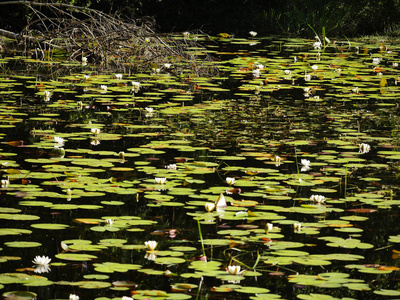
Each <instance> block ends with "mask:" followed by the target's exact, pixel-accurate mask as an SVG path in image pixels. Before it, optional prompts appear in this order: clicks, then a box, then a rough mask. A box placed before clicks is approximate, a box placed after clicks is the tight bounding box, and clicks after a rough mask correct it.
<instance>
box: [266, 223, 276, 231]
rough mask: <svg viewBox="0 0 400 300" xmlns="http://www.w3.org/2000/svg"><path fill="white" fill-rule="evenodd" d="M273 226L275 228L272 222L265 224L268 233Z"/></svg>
mask: <svg viewBox="0 0 400 300" xmlns="http://www.w3.org/2000/svg"><path fill="white" fill-rule="evenodd" d="M273 228H274V224H272V223H267V224H266V225H265V231H266V232H267V233H268V232H270V231H271V230H272V229H273Z"/></svg>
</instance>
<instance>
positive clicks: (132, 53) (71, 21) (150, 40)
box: [0, 1, 215, 75]
mask: <svg viewBox="0 0 400 300" xmlns="http://www.w3.org/2000/svg"><path fill="white" fill-rule="evenodd" d="M2 5H25V6H26V7H28V8H29V9H30V10H31V11H32V14H31V17H30V19H29V20H28V22H27V23H28V24H27V26H26V27H25V28H24V29H23V30H22V31H21V32H19V33H14V32H11V31H7V30H4V29H0V36H3V37H6V38H9V39H12V40H13V41H14V43H9V42H5V40H4V39H0V47H1V48H2V49H3V51H5V50H10V49H15V47H17V46H18V47H20V48H22V49H23V50H24V52H25V53H29V51H32V49H35V53H38V52H39V53H41V54H42V55H41V56H42V57H43V58H49V57H51V55H52V54H53V53H54V51H55V49H57V51H60V50H62V51H64V52H65V55H66V56H67V57H69V59H71V60H76V61H79V62H80V61H82V58H83V57H85V58H86V59H87V60H88V61H90V62H93V63H96V64H98V65H99V66H101V67H102V68H104V69H112V70H119V71H122V72H128V71H136V70H153V71H157V69H160V68H165V66H169V65H170V64H171V65H172V66H173V68H172V69H171V72H173V73H175V74H181V73H182V72H184V71H185V70H191V71H194V72H195V73H197V74H200V75H208V74H210V75H211V74H212V73H214V72H215V69H214V68H212V67H210V66H209V62H210V61H211V58H210V57H209V56H206V57H204V58H202V59H201V60H199V58H198V57H197V56H195V55H194V54H192V53H190V52H188V49H189V48H193V47H199V45H198V44H197V43H196V41H195V39H194V38H191V36H190V35H185V36H182V35H181V37H179V38H177V36H176V35H172V34H170V35H168V34H159V33H157V32H155V30H154V21H152V20H150V19H148V20H123V19H122V18H120V17H118V16H114V15H109V14H105V13H103V12H101V11H98V10H94V9H90V8H85V7H80V6H74V5H68V4H64V3H40V2H30V1H7V2H2V3H0V6H2ZM15 42H16V43H17V45H16V44H15Z"/></svg>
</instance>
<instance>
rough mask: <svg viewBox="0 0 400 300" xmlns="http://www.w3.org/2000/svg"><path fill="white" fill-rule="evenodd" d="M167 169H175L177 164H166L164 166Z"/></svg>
mask: <svg viewBox="0 0 400 300" xmlns="http://www.w3.org/2000/svg"><path fill="white" fill-rule="evenodd" d="M165 167H166V168H167V169H168V170H176V168H177V166H176V164H169V165H167V166H165Z"/></svg>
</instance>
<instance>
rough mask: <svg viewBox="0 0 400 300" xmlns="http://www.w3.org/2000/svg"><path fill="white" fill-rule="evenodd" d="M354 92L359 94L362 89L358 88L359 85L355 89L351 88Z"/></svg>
mask: <svg viewBox="0 0 400 300" xmlns="http://www.w3.org/2000/svg"><path fill="white" fill-rule="evenodd" d="M351 91H352V92H353V93H354V94H358V93H359V92H360V91H359V89H358V86H356V87H355V88H354V89H352V90H351Z"/></svg>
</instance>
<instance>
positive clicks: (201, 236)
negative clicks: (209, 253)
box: [197, 219, 206, 257]
mask: <svg viewBox="0 0 400 300" xmlns="http://www.w3.org/2000/svg"><path fill="white" fill-rule="evenodd" d="M197 226H198V227H199V236H200V241H201V249H202V250H203V256H204V257H205V256H206V252H205V251H204V242H203V235H202V234H201V226H200V221H199V219H197Z"/></svg>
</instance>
